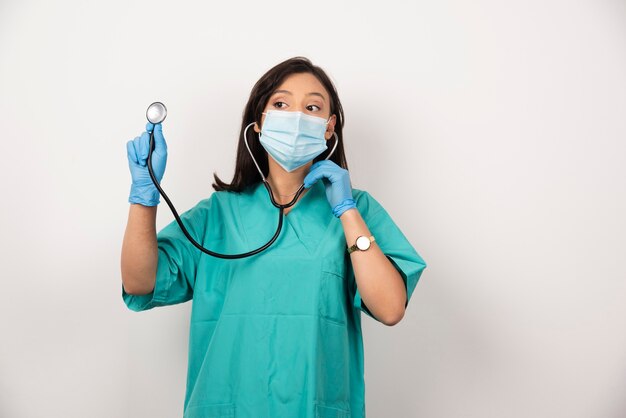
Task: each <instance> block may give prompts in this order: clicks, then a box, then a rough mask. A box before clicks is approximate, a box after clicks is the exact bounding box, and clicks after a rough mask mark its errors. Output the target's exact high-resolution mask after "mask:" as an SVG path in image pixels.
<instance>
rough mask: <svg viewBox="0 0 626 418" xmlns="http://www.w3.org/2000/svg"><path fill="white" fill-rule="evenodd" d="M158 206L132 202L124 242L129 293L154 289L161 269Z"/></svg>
mask: <svg viewBox="0 0 626 418" xmlns="http://www.w3.org/2000/svg"><path fill="white" fill-rule="evenodd" d="M156 212H157V207H156V206H143V205H140V204H131V205H130V210H129V214H128V223H127V225H126V232H125V234H124V242H123V244H122V257H121V267H122V283H123V285H124V289H125V290H126V292H127V293H128V294H132V295H145V294H148V293H150V292H151V291H152V290H153V289H154V284H155V280H156V271H157V259H158V253H157V237H156Z"/></svg>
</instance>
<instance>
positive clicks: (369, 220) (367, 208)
mask: <svg viewBox="0 0 626 418" xmlns="http://www.w3.org/2000/svg"><path fill="white" fill-rule="evenodd" d="M357 208H358V209H359V212H360V213H361V216H362V217H363V220H364V221H365V223H366V224H367V227H368V228H369V230H370V232H371V233H372V235H373V236H374V238H376V242H375V244H376V245H378V246H379V247H380V249H381V250H382V252H383V254H385V255H386V256H387V258H388V259H389V261H391V263H392V264H393V266H394V267H395V268H396V270H398V272H399V273H400V276H402V280H403V281H404V285H405V288H406V296H407V299H406V303H405V305H404V307H405V308H406V307H407V306H408V304H409V300H410V299H411V295H412V294H413V291H414V290H415V287H416V286H417V282H418V281H419V279H420V277H421V275H422V272H423V271H424V269H425V268H426V262H425V261H424V259H423V258H422V257H421V256H420V255H419V254H418V253H417V251H415V249H414V248H413V246H412V245H411V243H410V242H409V241H408V240H407V238H406V237H405V236H404V234H403V233H402V231H401V230H400V228H398V226H397V225H396V224H395V222H394V221H393V220H392V219H391V217H390V216H389V214H388V213H387V211H386V210H385V209H384V208H383V207H382V206H381V205H380V203H378V202H377V201H376V200H375V199H374V198H373V197H372V196H371V195H370V194H369V193H367V192H361V196H360V199H358V200H357ZM350 270H351V274H352V275H354V273H353V272H352V269H350ZM353 306H354V307H355V308H357V309H360V310H362V311H363V312H365V313H366V314H367V315H368V316H370V317H372V318H374V319H376V320H378V319H377V318H376V317H374V315H372V313H371V312H370V311H369V309H368V308H367V306H366V305H365V303H363V301H362V300H361V295H360V294H359V289H358V288H357V287H356V281H354V298H353Z"/></svg>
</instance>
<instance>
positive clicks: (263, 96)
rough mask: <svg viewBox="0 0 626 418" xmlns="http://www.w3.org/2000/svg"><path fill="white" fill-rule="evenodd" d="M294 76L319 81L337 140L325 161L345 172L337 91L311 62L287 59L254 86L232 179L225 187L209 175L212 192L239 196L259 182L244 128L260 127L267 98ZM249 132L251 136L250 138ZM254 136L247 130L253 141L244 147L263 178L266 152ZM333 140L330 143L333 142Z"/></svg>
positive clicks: (327, 151)
mask: <svg viewBox="0 0 626 418" xmlns="http://www.w3.org/2000/svg"><path fill="white" fill-rule="evenodd" d="M297 73H310V74H313V75H314V76H315V77H316V78H317V79H318V80H319V81H320V83H322V85H323V86H324V88H325V89H326V91H328V94H329V95H330V114H331V115H333V114H336V115H337V119H336V122H335V132H336V133H337V136H338V137H339V143H338V144H337V148H336V149H335V152H334V153H333V155H332V156H331V157H330V158H329V160H331V161H333V162H334V163H335V164H337V165H339V166H340V167H343V168H345V169H346V170H347V169H348V163H347V161H346V156H345V153H344V149H343V134H342V130H343V124H344V115H343V108H342V107H341V102H340V101H339V96H338V95H337V90H336V89H335V86H334V85H333V83H332V82H331V81H330V78H328V76H327V75H326V73H325V72H324V70H322V69H321V68H320V67H317V66H315V65H313V64H312V63H311V61H310V60H309V59H307V58H304V57H294V58H290V59H288V60H286V61H283V62H281V63H280V64H278V65H276V66H275V67H274V68H272V69H270V70H269V71H267V72H266V73H265V74H264V75H263V77H261V78H260V79H259V81H257V82H256V84H255V85H254V87H253V88H252V91H251V92H250V98H249V99H248V103H247V104H246V107H245V109H244V111H243V119H242V121H241V131H240V132H239V143H238V145H237V161H236V163H235V175H234V176H233V180H232V181H231V182H230V184H229V183H225V182H224V181H222V180H221V179H220V178H219V177H218V176H217V174H216V173H213V177H214V178H215V182H214V183H213V188H214V189H215V190H216V191H222V190H227V191H232V192H241V191H243V190H244V189H245V188H247V187H249V186H251V185H253V184H255V183H257V182H259V181H261V180H262V179H261V176H260V174H259V172H258V170H257V169H256V166H255V165H254V162H253V161H252V158H250V154H249V153H248V149H247V148H246V144H245V143H244V137H243V134H244V130H245V128H246V126H248V124H250V123H252V122H255V121H256V122H257V123H258V124H259V125H260V121H261V115H262V114H263V110H264V109H265V106H266V105H267V101H268V100H269V98H270V97H271V95H272V94H273V93H274V91H276V89H278V87H279V86H280V85H281V84H282V82H283V80H284V79H285V78H287V76H289V75H291V74H297ZM251 132H252V135H251V134H250V133H251ZM254 134H255V132H254V130H253V129H252V127H250V129H248V137H250V136H253V137H254V138H253V139H252V140H250V141H248V145H250V151H252V154H253V155H254V158H255V159H256V161H257V163H258V164H259V167H260V168H261V171H262V172H263V175H264V176H266V177H267V175H268V172H269V165H268V162H267V158H268V157H267V152H266V151H265V148H263V145H261V143H260V142H259V141H258V139H256V137H255V135H254ZM334 140H335V139H334V137H333V141H334ZM333 146H334V144H333V145H332V146H331V145H329V146H328V149H327V150H326V151H324V152H323V153H321V154H320V155H318V156H317V157H316V158H315V159H314V160H313V162H317V161H320V160H323V159H324V158H326V156H327V155H328V153H330V152H331V150H332V148H333Z"/></svg>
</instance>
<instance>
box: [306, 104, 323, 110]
mask: <svg viewBox="0 0 626 418" xmlns="http://www.w3.org/2000/svg"><path fill="white" fill-rule="evenodd" d="M312 107H314V108H315V109H311V108H312ZM306 109H307V110H308V111H309V112H315V111H318V110H320V107H319V106H318V105H308V106H307V107H306Z"/></svg>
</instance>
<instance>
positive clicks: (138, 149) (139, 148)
mask: <svg viewBox="0 0 626 418" xmlns="http://www.w3.org/2000/svg"><path fill="white" fill-rule="evenodd" d="M133 147H134V148H135V154H136V155H137V164H139V165H141V166H145V165H146V157H143V158H142V155H144V154H145V153H144V151H143V145H142V141H141V137H140V136H138V137H137V138H135V139H134V140H133Z"/></svg>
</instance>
